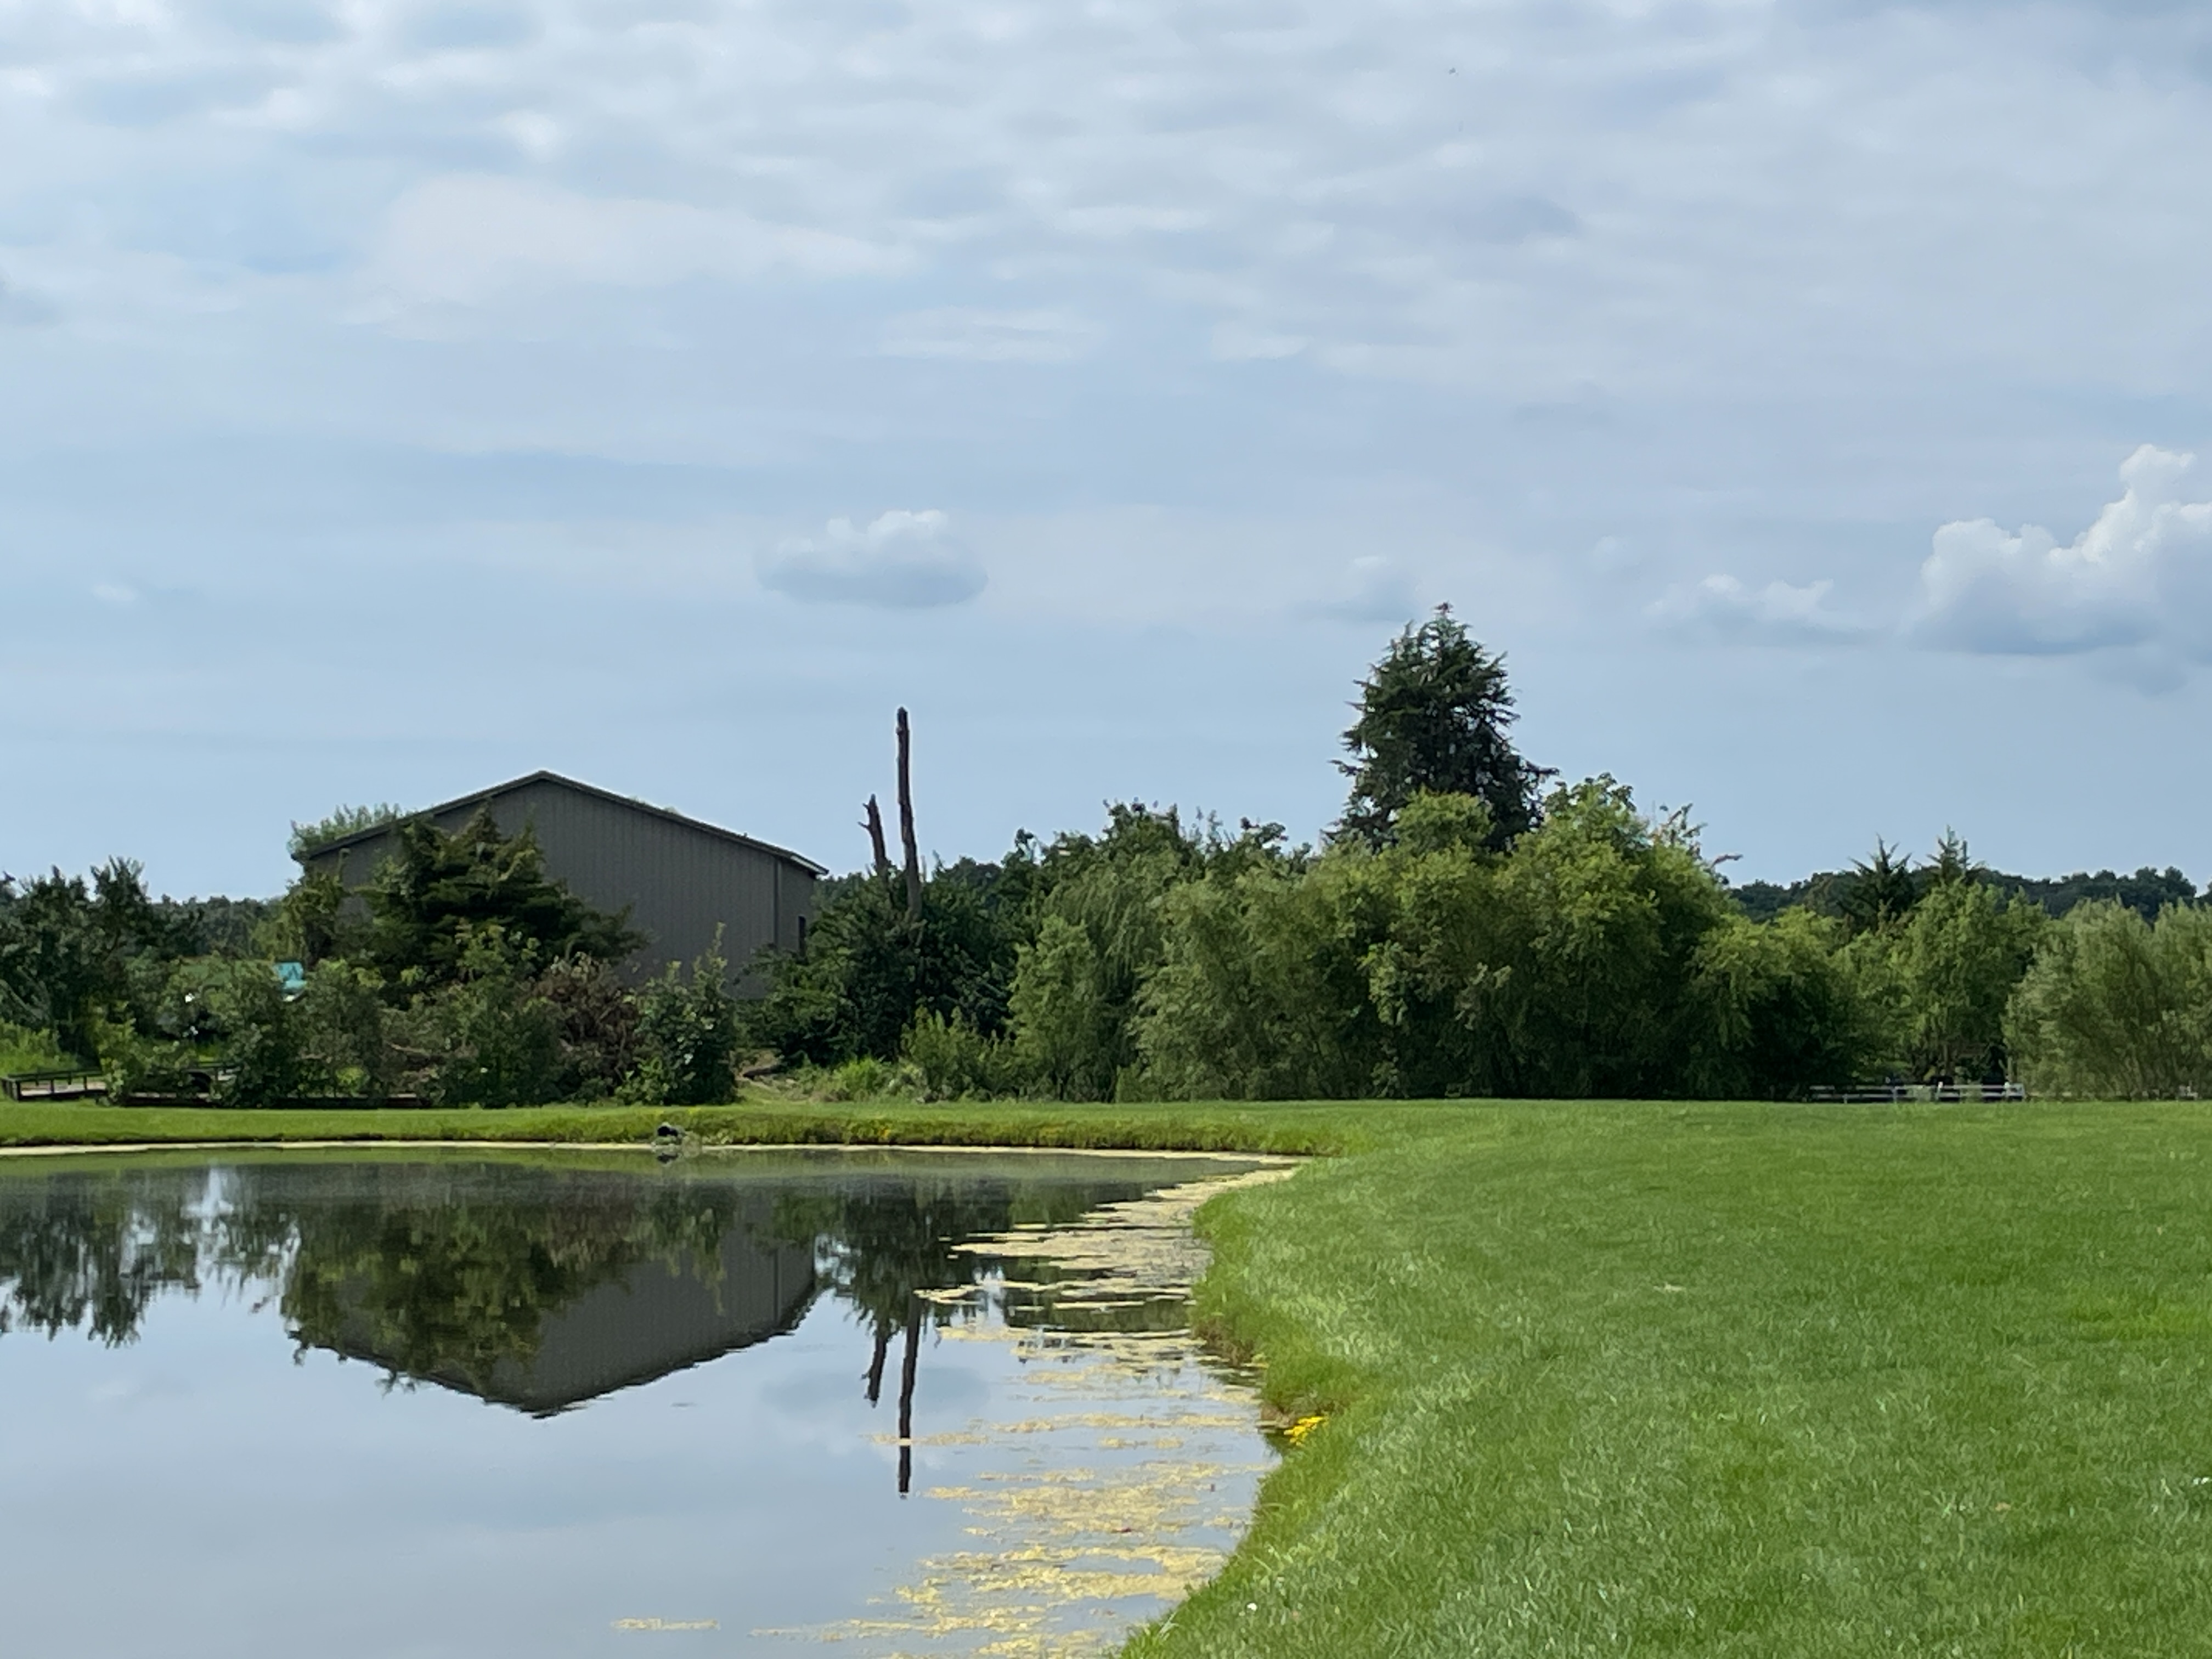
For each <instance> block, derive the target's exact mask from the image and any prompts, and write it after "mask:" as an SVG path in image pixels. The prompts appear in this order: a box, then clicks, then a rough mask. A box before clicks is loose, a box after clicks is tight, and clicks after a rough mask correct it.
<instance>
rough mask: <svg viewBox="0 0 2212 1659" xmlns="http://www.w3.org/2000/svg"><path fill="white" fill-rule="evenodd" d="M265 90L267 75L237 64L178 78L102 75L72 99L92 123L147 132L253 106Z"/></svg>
mask: <svg viewBox="0 0 2212 1659" xmlns="http://www.w3.org/2000/svg"><path fill="white" fill-rule="evenodd" d="M269 88H270V76H269V74H268V72H267V71H266V70H261V69H258V68H254V67H251V66H247V65H243V64H241V65H237V66H233V67H223V68H215V69H209V70H196V71H191V72H188V73H185V74H181V75H161V74H154V75H144V76H140V75H127V74H126V75H119V76H100V77H99V78H97V79H95V80H93V81H91V82H88V84H87V85H86V86H85V87H84V88H83V89H82V91H81V92H80V93H79V94H78V95H77V100H78V102H79V104H80V106H82V108H83V109H84V110H85V111H86V112H88V114H90V115H91V116H92V117H93V118H94V119H95V120H98V121H101V122H104V123H106V124H108V125H113V126H118V127H151V126H161V125H166V124H167V123H170V122H174V121H180V120H183V119H185V118H187V117H190V116H197V115H203V114H205V113H207V112H210V111H214V110H221V109H235V108H238V107H240V106H244V105H247V104H252V103H255V102H257V101H258V100H260V99H261V98H262V97H264V95H265V94H267V92H268V90H269Z"/></svg>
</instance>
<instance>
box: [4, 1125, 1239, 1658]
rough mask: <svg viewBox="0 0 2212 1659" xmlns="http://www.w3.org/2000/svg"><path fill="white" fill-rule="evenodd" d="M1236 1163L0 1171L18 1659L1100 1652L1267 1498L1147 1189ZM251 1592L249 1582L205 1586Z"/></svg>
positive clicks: (1200, 1569) (176, 1161) (140, 1166)
mask: <svg viewBox="0 0 2212 1659" xmlns="http://www.w3.org/2000/svg"><path fill="white" fill-rule="evenodd" d="M1236 1167H1237V1166H1234V1165H1224V1164H1203V1163H1200V1164H1194V1163H1193V1162H1192V1161H1190V1160H1182V1159H1172V1158H1160V1159H1126V1160H1125V1159H1114V1160H1107V1159H1102V1158H1078V1157H1073V1156H1069V1157H1065V1158H981V1157H974V1156H969V1157H962V1156H957V1155H951V1154H945V1155H927V1154H914V1153H899V1154H893V1153H885V1154H882V1155H866V1154H863V1155H854V1154H848V1153H823V1154H817V1155H807V1154H801V1153H775V1154H758V1155H750V1154H749V1155H744V1156H730V1157H700V1158H684V1159H681V1160H679V1161H678V1162H676V1163H674V1164H670V1165H668V1166H666V1167H659V1166H656V1165H655V1164H653V1163H652V1162H651V1161H650V1160H649V1159H647V1158H626V1157H623V1156H621V1155H617V1154H585V1153H576V1154H564V1155H561V1156H558V1157H549V1156H537V1155H523V1154H509V1153H500V1152H483V1153H476V1152H471V1153H459V1152H456V1153H452V1154H435V1153H425V1152H384V1153H369V1154H345V1155H336V1156H333V1155H313V1154H307V1155H302V1154H299V1153H291V1154H283V1153H273V1152H272V1153H267V1154H261V1153H247V1152H240V1153H229V1152H226V1153H223V1154H221V1155H220V1156H219V1158H212V1159H211V1158H210V1157H209V1155H207V1154H204V1153H201V1154H190V1153H182V1152H179V1153H155V1154H145V1155H132V1156H128V1157H123V1156H118V1157H109V1158H76V1157H72V1158H57V1159H47V1158H35V1159H33V1158H26V1159H7V1160H0V1422H5V1423H11V1424H14V1425H18V1427H19V1428H21V1429H23V1430H26V1431H25V1432H19V1433H16V1434H14V1435H0V1485H5V1486H8V1488H9V1490H10V1492H11V1493H12V1494H14V1497H15V1503H14V1504H13V1505H12V1506H11V1510H10V1513H9V1514H7V1515H0V1554H4V1555H6V1556H7V1557H8V1558H9V1559H10V1560H11V1562H12V1563H14V1564H15V1566H16V1568H17V1569H18V1570H19V1578H20V1582H21V1583H25V1584H27V1585H35V1586H37V1587H38V1589H37V1590H36V1592H35V1593H34V1594H32V1595H27V1597H25V1598H23V1599H21V1601H18V1602H17V1604H16V1605H15V1607H14V1609H13V1613H12V1615H11V1624H10V1626H9V1638H8V1640H7V1642H6V1643H5V1644H4V1646H5V1649H6V1650H7V1651H8V1652H9V1654H10V1656H11V1659H13V1656H15V1655H16V1654H21V1655H24V1656H27V1659H75V1656H76V1655H78V1654H82V1653H88V1652H99V1653H101V1654H103V1655H106V1654H112V1655H115V1656H118V1659H136V1656H138V1655H142V1654H143V1655H144V1656H147V1659H155V1656H159V1659H203V1656H204V1659H218V1656H220V1659H259V1656H263V1655H269V1656H275V1655H278V1654H285V1653H290V1652H295V1651H297V1641H298V1632H299V1631H300V1630H301V1628H303V1627H304V1626H307V1625H310V1624H312V1625H314V1626H315V1627H316V1628H318V1629H319V1630H320V1631H322V1632H323V1634H322V1635H321V1637H320V1638H319V1650H321V1651H324V1652H325V1653H327V1654H328V1655H329V1656H330V1659H381V1656H384V1655H387V1654H391V1653H395V1652H402V1651H404V1652H408V1653H410V1654H416V1655H419V1656H423V1659H431V1656H436V1659H443V1656H447V1655H451V1656H453V1659H462V1656H467V1659H498V1656H507V1655H513V1656H514V1659H523V1656H529V1659H550V1656H558V1655H567V1654H574V1655H576V1656H580V1659H581V1656H590V1659H599V1656H601V1655H610V1656H611V1655H613V1654H616V1653H620V1652H626V1651H629V1650H630V1648H631V1647H632V1646H633V1645H634V1644H635V1635H634V1633H628V1634H626V1633H625V1632H635V1631H636V1630H639V1629H644V1628H648V1627H649V1628H651V1629H653V1630H654V1631H656V1632H660V1633H661V1634H660V1635H658V1636H656V1638H655V1640H656V1642H665V1643H675V1644H679V1645H680V1644H684V1643H690V1642H697V1643H700V1644H705V1645H713V1644H714V1643H718V1642H719V1643H720V1644H723V1645H724V1647H725V1648H730V1647H734V1649H736V1650H743V1651H749V1652H757V1651H763V1650H786V1649H787V1647H788V1646H789V1645H790V1644H793V1643H805V1644H812V1643H814V1642H817V1641H818V1640H819V1639H820V1638H822V1636H823V1635H825V1634H834V1635H836V1637H838V1638H839V1639H840V1640H841V1641H842V1642H844V1643H847V1644H849V1645H848V1647H847V1650H848V1651H855V1650H857V1651H860V1652H865V1653H871V1654H874V1653H885V1654H888V1653H890V1652H894V1651H896V1652H899V1653H907V1654H919V1653H924V1652H929V1653H943V1654H945V1655H947V1656H951V1655H955V1654H958V1655H967V1654H971V1653H980V1652H982V1651H984V1650H986V1649H989V1650H992V1651H1001V1650H1003V1651H1005V1652H1007V1653H1010V1654H1011V1653H1013V1652H1016V1651H1019V1652H1024V1653H1027V1652H1030V1651H1031V1650H1032V1648H1034V1650H1036V1651H1040V1652H1042V1651H1047V1650H1049V1651H1054V1652H1059V1651H1061V1650H1073V1646H1080V1645H1082V1644H1084V1643H1086V1642H1087V1643H1091V1645H1094V1646H1096V1645H1100V1644H1106V1643H1107V1642H1108V1640H1109V1638H1110V1636H1111V1634H1112V1632H1114V1631H1116V1630H1121V1629H1125V1628H1126V1627H1127V1621H1128V1620H1132V1619H1138V1618H1142V1617H1146V1616H1149V1613H1152V1612H1156V1611H1158V1610H1159V1609H1160V1608H1162V1607H1164V1606H1165V1605H1166V1604H1167V1603H1168V1602H1169V1601H1171V1599H1172V1598H1173V1596H1174V1595H1176V1594H1179V1593H1180V1591H1181V1589H1182V1587H1184V1586H1185V1585H1187V1584H1188V1583H1190V1582H1192V1581H1193V1579H1194V1578H1195V1577H1202V1576H1203V1574H1204V1573H1205V1572H1206V1571H1210V1570H1211V1564H1212V1563H1213V1562H1216V1561H1218V1559H1219V1557H1220V1553H1221V1552H1222V1551H1224V1550H1225V1549H1226V1548H1227V1547H1229V1546H1230V1545H1231V1544H1232V1543H1233V1541H1234V1539H1235V1537H1236V1534H1237V1531H1238V1530H1239V1529H1240V1528H1241V1525H1242V1519H1241V1517H1242V1516H1243V1513H1244V1505H1245V1504H1246V1503H1247V1502H1248V1501H1249V1494H1250V1492H1251V1489H1252V1486H1253V1483H1254V1482H1255V1480H1256V1479H1257V1462H1258V1461H1259V1459H1260V1457H1261V1443H1260V1442H1259V1440H1258V1438H1257V1437H1256V1434H1255V1424H1254V1408H1253V1407H1252V1404H1251V1401H1250V1399H1249V1395H1248V1394H1246V1393H1244V1392H1243V1390H1242V1389H1241V1388H1240V1387H1239V1386H1238V1385H1237V1384H1235V1383H1229V1382H1225V1380H1224V1379H1223V1378H1221V1377H1220V1376H1218V1374H1216V1373H1214V1372H1212V1371H1211V1370H1209V1369H1208V1368H1207V1366H1206V1364H1205V1362H1204V1361H1203V1360H1202V1358H1200V1355H1199V1352H1198V1350H1197V1348H1196V1346H1195V1344H1194V1341H1193V1340H1192V1339H1191V1338H1190V1337H1189V1335H1188V1329H1187V1326H1188V1316H1187V1302H1186V1299H1185V1292H1186V1291H1187V1287H1188V1283H1189V1280H1190V1276H1191V1273H1193V1272H1194V1271H1195V1267H1194V1258H1193V1259H1191V1260H1182V1259H1180V1258H1179V1257H1178V1254H1177V1253H1178V1252H1180V1251H1183V1250H1186V1249H1188V1210H1189V1208H1190V1206H1192V1205H1193V1204H1194V1203H1195V1202H1196V1201H1198V1199H1199V1197H1200V1196H1202V1190H1201V1188H1197V1187H1188V1186H1178V1185H1177V1184H1176V1183H1182V1182H1191V1181H1193V1180H1194V1178H1200V1177H1202V1178H1204V1179H1206V1180H1207V1181H1209V1182H1212V1181H1218V1179H1220V1178H1224V1177H1226V1176H1229V1175H1230V1174H1231V1172H1232V1170H1234V1169H1235V1168H1236ZM1203 1190H1211V1188H1210V1187H1209V1188H1205V1189H1203ZM1178 1194H1181V1196H1177V1195H1178ZM1155 1212H1157V1213H1155ZM42 1336H43V1337H44V1338H46V1339H47V1340H39V1339H40V1337H42ZM288 1349H289V1354H288V1352H287V1351H288ZM288 1360H289V1362H290V1363H288ZM342 1361H343V1362H346V1363H340V1362H342ZM363 1362H365V1364H364V1363H363ZM656 1382H658V1383H659V1386H654V1385H655V1383H656ZM479 1402H481V1403H479ZM33 1429H34V1430H35V1431H31V1430H33ZM895 1491H896V1492H898V1493H907V1492H911V1493H912V1498H911V1501H908V1502H901V1501H899V1500H898V1499H897V1498H895V1497H894V1495H893V1494H894V1492H895ZM186 1510H189V1511H190V1512H191V1513H192V1514H193V1515H194V1516H195V1517H196V1518H195V1522H194V1524H193V1525H192V1526H191V1527H190V1528H185V1529H182V1530H181V1531H180V1530H179V1528H176V1527H175V1525H174V1524H173V1517H174V1516H176V1515H178V1514H179V1513H182V1512H185V1511H186ZM979 1539H981V1540H983V1541H984V1542H983V1543H981V1544H980V1545H979V1542H978V1541H979ZM1111 1562H1119V1563H1121V1565H1119V1566H1116V1567H1115V1568H1114V1569H1113V1571H1103V1569H1102V1567H1101V1564H1102V1563H1111ZM117 1574H120V1575H122V1576H123V1577H124V1578H125V1579H127V1581H128V1582H129V1583H131V1585H132V1586H133V1592H132V1594H131V1595H128V1596H121V1597H118V1596H114V1595H110V1594H107V1593H106V1589H105V1588H104V1587H105V1586H106V1584H107V1583H110V1582H111V1581H112V1579H113V1577H115V1575H117ZM241 1574H243V1575H246V1576H247V1577H251V1578H252V1582H253V1583H255V1584H256V1585H257V1586H258V1589H257V1591H256V1594H255V1595H254V1596H253V1597H252V1598H249V1599H245V1600H241V1599H239V1598H237V1597H234V1596H227V1595H218V1594H217V1593H216V1591H215V1590H214V1589H210V1587H213V1586H221V1585H223V1584H227V1583H237V1582H240V1575H241ZM363 1583H375V1584H377V1585H378V1586H379V1587H380V1589H379V1591H378V1594H377V1595H375V1596H374V1597H373V1598H370V1599H369V1600H368V1601H363V1600H362V1597H361V1596H360V1595H359V1594H358V1587H359V1586H360V1585H362V1584H363ZM179 1607H197V1609H198V1613H197V1614H196V1615H195V1616H194V1617H193V1618H191V1619H186V1620H180V1617H179V1614H178V1613H177V1611H176V1610H177V1609H178V1608H179ZM331 1607H343V1608H344V1609H345V1610H346V1613H345V1618H344V1620H343V1621H342V1623H341V1624H340V1625H339V1626H337V1627H334V1628H328V1629H325V1612H326V1610H327V1609H329V1608H331ZM717 1619H718V1620H720V1621H721V1623H720V1626H719V1628H720V1631H721V1632H723V1634H722V1635H721V1636H720V1637H714V1638H709V1637H708V1636H707V1635H703V1634H701V1632H703V1631H705V1630H706V1629H707V1628H708V1627H707V1626H703V1625H699V1624H698V1623H697V1621H698V1620H717ZM641 1620H645V1621H647V1622H646V1623H641V1622H640V1621H641ZM652 1620H658V1621H659V1622H658V1623H653V1622H650V1621H652ZM625 1621H627V1622H625ZM687 1621H689V1622H687ZM1016 1626H1019V1627H1020V1628H1021V1629H1022V1630H1026V1631H1028V1632H1030V1634H1029V1635H1028V1636H1024V1637H1023V1638H1021V1639H1022V1641H1024V1642H1028V1643H1030V1646H1020V1647H1008V1646H1006V1644H1007V1643H1009V1642H1011V1641H1013V1640H1014V1639H1015V1630H1016ZM669 1632H685V1633H683V1634H678V1635H671V1634H669ZM748 1632H749V1633H748ZM777 1632H783V1633H781V1634H779V1633H777ZM1086 1632H1088V1634H1086ZM1093 1638H1096V1640H1095V1641H1094V1640H1093ZM992 1644H997V1645H996V1646H993V1645H992ZM1071 1644H1073V1646H1072V1645H1071Z"/></svg>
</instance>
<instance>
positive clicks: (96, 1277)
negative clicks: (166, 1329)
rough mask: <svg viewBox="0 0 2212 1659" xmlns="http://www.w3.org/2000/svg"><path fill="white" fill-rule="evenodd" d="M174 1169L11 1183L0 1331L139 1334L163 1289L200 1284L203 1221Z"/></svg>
mask: <svg viewBox="0 0 2212 1659" xmlns="http://www.w3.org/2000/svg"><path fill="white" fill-rule="evenodd" d="M172 1176H173V1172H170V1171H166V1170H165V1171H152V1170H148V1171H134V1172H132V1174H131V1175H129V1176H122V1177H119V1178H113V1177H111V1178H106V1179H100V1178H95V1177H92V1176H75V1175H58V1176H49V1177H47V1178H46V1179H43V1180H35V1181H27V1182H10V1183H9V1188H8V1191H7V1197H6V1199H5V1200H4V1201H3V1202H0V1279H4V1280H5V1281H6V1282H7V1297H6V1299H5V1300H4V1301H0V1332H8V1331H19V1330H32V1331H41V1332H44V1333H45V1334H46V1335H47V1336H49V1337H52V1336H56V1335H58V1334H60V1333H61V1332H63V1331H69V1330H76V1329H78V1328H82V1329H84V1330H85V1332H86V1333H87V1334H88V1335H90V1336H91V1337H92V1338H94V1340H97V1341H100V1342H105V1343H106V1344H108V1345H109V1346H118V1345H120V1344H122V1343H125V1342H130V1341H132V1340H135V1339H136V1338H137V1334H138V1327H139V1323H140V1322H141V1321H142V1320H143V1319H144V1318H145V1316H146V1309H147V1307H148V1305H149V1304H151V1303H152V1301H153V1300H154V1297H155V1295H157V1294H158V1293H159V1292H160V1291H163V1290H165V1289H168V1288H170V1287H173V1286H179V1285H180V1286H183V1287H184V1288H185V1289H188V1290H193V1291H197V1289H198V1286H199V1263H200V1235H201V1228H200V1225H199V1222H198V1220H197V1218H195V1217H194V1216H192V1215H191V1213H189V1211H188V1205H189V1201H190V1199H191V1197H192V1196H194V1195H195V1194H190V1193H188V1192H187V1191H186V1190H185V1188H182V1187H181V1186H180V1185H179V1183H178V1182H175V1181H174V1180H173V1178H172Z"/></svg>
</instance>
